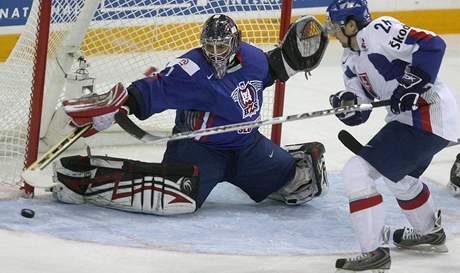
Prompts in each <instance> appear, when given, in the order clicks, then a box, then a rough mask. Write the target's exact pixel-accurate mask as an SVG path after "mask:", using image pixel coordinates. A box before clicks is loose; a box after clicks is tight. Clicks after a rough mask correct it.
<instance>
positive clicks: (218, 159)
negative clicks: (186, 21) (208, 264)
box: [53, 14, 328, 215]
mask: <svg viewBox="0 0 460 273" xmlns="http://www.w3.org/2000/svg"><path fill="white" fill-rule="evenodd" d="M200 42H201V47H199V48H195V49H192V50H190V51H189V52H187V53H185V54H183V55H182V56H180V57H178V58H177V59H175V60H173V61H171V62H170V63H169V64H168V65H167V66H166V67H165V68H164V69H163V70H162V71H160V72H159V73H157V74H154V75H151V76H148V77H146V78H143V79H140V80H137V81H135V82H133V83H132V84H131V85H130V86H129V87H128V88H126V89H125V88H124V87H123V86H122V85H121V84H118V85H117V86H115V87H114V88H113V89H112V90H111V91H110V92H108V93H107V94H103V95H98V96H91V97H89V98H88V97H83V98H79V99H74V100H67V101H65V102H64V111H65V112H66V114H67V115H68V116H69V117H70V118H71V122H72V124H73V125H74V126H85V125H87V124H91V125H92V129H91V130H90V131H89V132H87V133H86V134H85V136H90V135H92V134H94V133H97V132H98V131H101V130H104V129H106V128H108V127H109V126H111V125H112V124H113V122H114V114H115V113H117V112H119V111H121V112H125V113H128V114H133V115H135V116H136V117H137V118H139V119H141V120H144V119H147V118H149V117H150V116H152V115H155V114H156V113H160V112H162V111H164V110H166V109H176V110H177V112H176V118H175V127H174V129H173V132H174V133H176V132H185V131H193V130H197V129H203V128H208V127H215V126H219V125H228V124H234V123H239V122H244V121H254V120H257V119H260V111H261V107H262V102H263V91H264V89H265V88H266V87H268V86H270V85H272V84H273V83H274V81H275V80H281V81H287V80H288V79H289V77H291V76H292V75H294V74H295V73H297V72H309V71H311V70H313V69H314V68H315V67H317V66H318V64H319V63H320V61H321V59H322V57H323V53H324V51H325V49H326V47H327V43H328V38H327V35H326V32H325V29H324V28H323V26H322V25H321V24H320V23H319V22H318V20H317V19H316V18H314V17H312V16H306V17H300V18H299V19H298V20H297V21H296V22H294V23H293V24H292V25H291V27H290V28H289V30H288V32H287V34H286V35H285V38H284V40H283V42H282V43H281V45H280V46H279V47H276V48H275V49H273V50H271V51H269V52H263V51H262V50H260V49H258V48H256V47H254V46H252V45H250V44H248V43H245V42H243V41H241V32H240V31H239V29H238V27H237V25H236V24H235V22H234V21H233V20H232V19H231V18H230V17H228V16H226V15H223V14H217V15H213V16H211V17H210V18H209V19H208V20H207V21H206V22H205V23H204V26H203V28H202V31H201V38H200ZM324 151H325V150H324V146H323V145H322V144H321V143H318V142H310V143H303V144H298V145H291V146H287V147H286V148H285V149H283V148H281V147H279V146H278V145H276V144H274V143H273V142H272V141H271V140H269V139H268V138H266V137H265V136H263V135H262V134H261V133H260V132H259V131H258V129H257V128H254V129H245V130H239V131H235V132H227V133H222V134H217V135H210V136H203V137H196V138H194V139H185V140H178V141H170V142H169V143H168V144H167V149H166V152H165V154H164V157H163V162H162V164H159V163H146V162H137V161H132V160H128V159H120V158H110V157H102V156H85V157H80V156H77V157H67V158H62V159H61V160H59V161H57V162H56V163H55V164H54V172H55V179H56V182H57V184H58V186H56V187H55V188H54V190H53V191H54V196H55V197H56V198H57V199H58V200H59V201H61V202H65V203H84V202H90V203H93V204H96V205H100V206H108V207H112V208H116V209H121V210H127V211H135V212H143V213H150V214H158V215H169V214H183V213H191V212H195V211H196V210H197V209H198V208H200V207H201V205H202V204H203V202H204V201H205V200H206V198H207V197H208V195H209V194H210V192H211V191H212V189H213V188H214V187H215V186H216V185H217V184H218V183H220V182H222V181H227V182H230V183H232V184H233V185H235V186H237V187H239V188H241V189H242V190H243V191H244V192H245V193H247V194H248V196H249V197H250V198H251V199H253V200H254V201H255V202H260V201H262V200H264V199H266V198H270V199H274V200H278V201H281V202H283V203H285V204H288V205H299V204H303V203H306V202H308V201H310V200H312V199H313V198H314V197H317V196H319V195H320V194H321V193H325V192H326V189H327V176H326V170H325V164H324V157H323V153H324Z"/></svg>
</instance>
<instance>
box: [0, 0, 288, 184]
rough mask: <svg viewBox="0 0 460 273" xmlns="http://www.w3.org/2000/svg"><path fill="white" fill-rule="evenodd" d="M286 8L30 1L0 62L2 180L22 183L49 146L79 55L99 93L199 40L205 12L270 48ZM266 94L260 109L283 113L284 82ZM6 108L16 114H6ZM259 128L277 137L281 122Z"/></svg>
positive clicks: (154, 126) (166, 120) (229, 1)
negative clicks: (17, 32) (9, 49)
mask: <svg viewBox="0 0 460 273" xmlns="http://www.w3.org/2000/svg"><path fill="white" fill-rule="evenodd" d="M291 9H292V0H284V1H283V0H265V1H251V0H190V1H187V0H185V1H182V2H179V1H169V0H157V1H152V0H34V1H33V4H32V8H31V9H30V13H29V18H28V21H27V24H26V26H25V27H24V31H23V33H22V35H21V37H20V39H19V40H18V43H17V45H16V47H15V48H14V50H13V51H12V53H11V54H10V56H9V57H8V59H7V61H6V62H5V63H3V64H0V72H1V73H0V74H1V76H0V79H1V80H2V82H5V84H4V85H3V86H2V87H0V92H1V93H2V95H1V98H0V103H2V106H3V110H2V111H3V112H1V113H0V116H2V117H4V119H5V121H4V122H3V124H0V185H9V186H12V187H17V186H19V185H21V184H22V179H21V177H20V174H21V172H22V170H23V169H24V168H25V167H27V166H29V165H30V164H32V163H33V162H34V161H35V160H36V159H37V157H38V154H39V148H40V151H46V149H47V147H48V146H50V145H52V144H53V143H49V142H50V140H49V139H50V138H48V135H47V134H49V131H50V129H49V127H50V123H51V120H52V119H53V114H54V111H55V110H56V108H57V106H58V105H59V103H60V101H61V100H62V98H64V97H69V96H72V95H74V96H75V93H72V92H73V91H71V89H72V88H73V87H72V85H73V84H74V82H69V79H72V78H75V71H78V69H80V68H81V67H79V62H78V57H84V58H85V59H86V60H87V62H88V64H89V67H85V69H84V70H87V71H88V72H89V75H90V77H91V78H94V79H95V80H94V89H95V92H97V93H101V92H105V91H107V90H108V89H109V88H110V87H111V86H112V85H114V83H116V82H118V81H122V82H123V83H124V84H125V85H129V83H130V82H131V81H133V80H135V79H138V78H141V77H142V76H143V74H142V73H143V72H144V71H145V70H147V69H148V68H149V67H151V66H156V67H158V68H161V67H164V65H165V64H166V63H167V62H168V61H170V60H172V59H173V58H175V57H177V56H178V55H180V54H181V53H183V52H185V51H186V50H189V49H191V48H193V47H197V46H199V32H200V29H201V26H202V24H203V22H204V20H206V19H207V18H208V17H209V16H210V15H211V14H215V13H226V14H228V15H229V16H230V17H232V18H233V19H234V20H235V21H236V23H237V25H238V26H239V28H240V29H241V30H242V33H243V40H244V41H248V42H251V43H253V44H255V45H256V46H259V47H261V48H262V49H264V50H268V49H270V48H273V46H275V45H276V44H277V43H278V42H279V40H280V39H281V37H283V34H284V32H285V31H286V30H287V28H288V26H289V24H290V20H291ZM87 80H88V79H87ZM266 93H267V94H265V95H264V101H265V102H264V105H263V114H262V115H263V116H264V115H265V117H267V116H280V115H282V113H283V103H284V84H283V83H281V82H277V83H276V84H275V87H274V88H273V90H268V91H267V92H266ZM12 113H18V115H17V117H9V116H11V115H12ZM5 117H7V118H5ZM173 121H174V118H173V115H172V114H171V113H170V112H169V113H164V114H163V113H162V114H160V115H158V116H157V115H155V117H153V118H152V119H149V120H147V121H145V122H141V125H142V127H143V128H148V129H150V130H152V131H157V130H160V131H164V130H169V129H170V128H171V126H172V123H173ZM160 127H161V128H160ZM114 130H116V129H114ZM261 131H262V132H263V133H264V134H265V135H267V136H269V137H270V136H271V138H272V140H273V141H274V142H276V143H280V140H281V126H280V125H275V126H273V129H271V128H261ZM47 141H48V142H47ZM29 190H30V188H29Z"/></svg>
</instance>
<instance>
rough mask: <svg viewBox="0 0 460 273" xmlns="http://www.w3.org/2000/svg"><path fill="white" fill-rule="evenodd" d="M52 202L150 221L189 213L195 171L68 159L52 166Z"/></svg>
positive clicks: (99, 159)
mask: <svg viewBox="0 0 460 273" xmlns="http://www.w3.org/2000/svg"><path fill="white" fill-rule="evenodd" d="M53 172H54V175H53V179H54V182H56V183H57V184H56V186H54V187H53V189H52V192H53V197H54V198H55V199H57V200H58V201H60V202H63V203H68V204H82V203H85V202H88V203H92V204H94V205H98V206H102V207H109V208H114V209H119V210H124V211H131V212H141V213H147V214H156V215H171V214H184V213H192V212H194V211H195V210H196V209H197V207H196V197H197V194H198V184H199V173H198V167H196V166H194V165H185V164H167V165H166V164H159V163H146V162H140V161H134V160H128V159H121V158H113V157H106V156H70V157H64V158H61V159H60V160H58V161H56V162H54V163H53Z"/></svg>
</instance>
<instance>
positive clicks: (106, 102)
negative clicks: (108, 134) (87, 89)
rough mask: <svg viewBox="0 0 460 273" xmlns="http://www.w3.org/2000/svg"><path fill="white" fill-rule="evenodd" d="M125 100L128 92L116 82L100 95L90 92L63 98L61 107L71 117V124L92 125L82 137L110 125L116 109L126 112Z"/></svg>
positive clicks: (113, 119) (127, 110) (78, 125)
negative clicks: (85, 94) (73, 97)
mask: <svg viewBox="0 0 460 273" xmlns="http://www.w3.org/2000/svg"><path fill="white" fill-rule="evenodd" d="M127 100H128V92H127V91H126V89H125V87H124V86H123V84H121V83H118V84H117V85H115V86H114V87H113V88H112V89H111V90H110V91H109V92H107V93H104V94H101V95H96V94H91V95H89V96H83V97H81V98H78V99H69V100H64V101H63V106H64V107H63V108H64V112H65V113H66V114H67V115H68V116H69V117H70V118H71V125H72V126H75V127H84V126H86V125H88V124H91V125H92V128H91V129H90V130H89V131H87V132H86V133H85V134H83V137H89V136H91V135H94V134H95V133H97V132H100V131H102V130H105V129H107V128H109V127H110V126H112V124H113V123H114V122H115V114H116V113H117V112H118V111H121V112H125V113H128V112H129V109H128V107H126V106H125V103H126V101H127Z"/></svg>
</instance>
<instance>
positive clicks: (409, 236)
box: [402, 227, 422, 240]
mask: <svg viewBox="0 0 460 273" xmlns="http://www.w3.org/2000/svg"><path fill="white" fill-rule="evenodd" d="M421 237H422V235H420V234H418V233H416V232H415V230H414V229H413V228H408V227H406V228H404V233H403V236H402V239H403V240H418V239H420V238H421Z"/></svg>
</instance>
